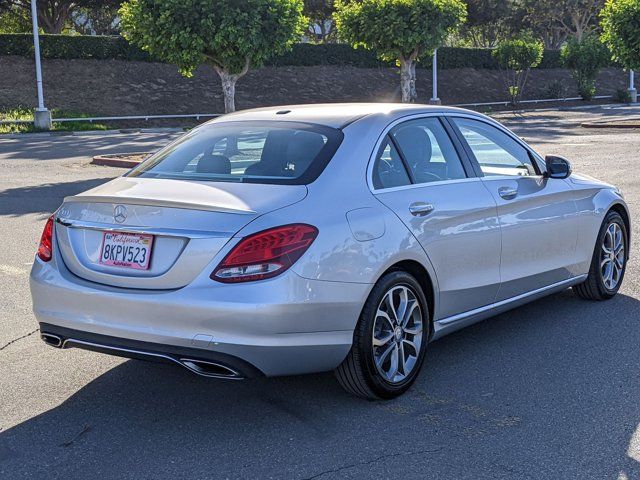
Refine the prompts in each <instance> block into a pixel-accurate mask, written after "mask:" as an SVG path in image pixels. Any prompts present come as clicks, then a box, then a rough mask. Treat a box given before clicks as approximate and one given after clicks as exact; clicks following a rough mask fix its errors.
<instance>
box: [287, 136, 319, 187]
mask: <svg viewBox="0 0 640 480" xmlns="http://www.w3.org/2000/svg"><path fill="white" fill-rule="evenodd" d="M323 147H324V140H323V137H322V135H320V134H318V133H313V132H305V131H303V130H301V131H298V132H296V133H295V134H294V135H293V138H292V139H291V140H290V142H289V143H288V145H287V155H286V158H287V165H286V171H285V174H286V175H288V176H291V177H299V176H300V175H302V174H303V173H304V172H306V171H307V169H308V168H309V165H311V163H312V162H313V160H314V159H315V158H316V157H317V156H318V153H320V150H322V148H323Z"/></svg>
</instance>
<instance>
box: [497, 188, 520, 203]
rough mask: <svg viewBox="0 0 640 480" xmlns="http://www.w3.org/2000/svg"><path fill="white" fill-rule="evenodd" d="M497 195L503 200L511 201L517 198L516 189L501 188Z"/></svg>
mask: <svg viewBox="0 0 640 480" xmlns="http://www.w3.org/2000/svg"><path fill="white" fill-rule="evenodd" d="M498 195H500V196H501V197H502V198H504V199H505V200H511V199H513V198H516V197H517V196H518V189H517V188H512V187H502V188H499V189H498Z"/></svg>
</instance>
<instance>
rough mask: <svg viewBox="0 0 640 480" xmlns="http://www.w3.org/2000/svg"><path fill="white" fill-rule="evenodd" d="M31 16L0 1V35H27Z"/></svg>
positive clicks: (29, 29)
mask: <svg viewBox="0 0 640 480" xmlns="http://www.w3.org/2000/svg"><path fill="white" fill-rule="evenodd" d="M30 31H31V15H28V14H27V12H26V11H25V10H23V9H21V8H17V7H16V6H15V5H13V4H11V3H9V2H6V1H5V2H3V0H0V33H28V32H30Z"/></svg>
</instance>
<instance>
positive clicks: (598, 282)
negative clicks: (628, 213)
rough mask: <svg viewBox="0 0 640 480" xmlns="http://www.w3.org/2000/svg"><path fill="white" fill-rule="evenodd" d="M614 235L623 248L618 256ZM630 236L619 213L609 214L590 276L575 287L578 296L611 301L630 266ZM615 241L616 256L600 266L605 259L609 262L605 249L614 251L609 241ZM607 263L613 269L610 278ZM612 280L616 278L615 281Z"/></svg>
mask: <svg viewBox="0 0 640 480" xmlns="http://www.w3.org/2000/svg"><path fill="white" fill-rule="evenodd" d="M612 231H613V232H615V234H613V233H610V232H612ZM618 232H619V235H618ZM614 236H615V237H619V241H620V242H621V246H622V251H620V252H619V253H618V255H615V251H617V249H616V245H617V241H618V240H616V239H615V238H613V237H614ZM628 239H629V236H628V235H627V226H626V224H625V223H624V220H623V219H622V217H621V216H620V214H619V213H617V212H614V211H610V212H609V213H607V215H606V217H605V218H604V221H603V222H602V226H601V227H600V231H599V232H598V239H597V241H596V246H595V250H594V252H593V257H592V258H591V266H590V268H589V274H588V276H587V279H586V280H585V281H584V282H582V283H580V284H579V285H575V286H574V287H573V291H574V292H575V293H576V295H577V296H578V297H580V298H583V299H585V300H595V301H602V300H609V299H611V298H613V297H614V296H615V295H616V294H617V293H618V290H620V286H621V285H622V281H623V280H624V273H625V270H626V269H627V259H628V256H629V255H628V252H629V245H628ZM612 241H613V250H614V254H613V257H611V256H609V259H608V263H606V264H604V266H602V267H601V265H602V264H603V262H607V260H606V258H605V257H607V253H606V251H605V249H608V250H611V248H610V244H611V242H612ZM620 262H622V267H620ZM608 265H611V269H612V270H611V272H612V273H611V275H612V276H611V277H610V278H609V276H608V275H607V274H608V273H609V267H608ZM611 280H616V281H615V283H613V282H612V281H611Z"/></svg>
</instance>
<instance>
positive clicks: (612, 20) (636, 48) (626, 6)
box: [600, 0, 640, 70]
mask: <svg viewBox="0 0 640 480" xmlns="http://www.w3.org/2000/svg"><path fill="white" fill-rule="evenodd" d="M600 16H601V19H602V22H601V26H602V37H601V38H602V41H603V42H604V43H605V44H606V45H607V46H608V47H609V50H611V52H612V54H613V58H614V59H615V60H616V61H618V62H619V63H621V64H622V65H623V66H624V67H625V68H628V69H631V70H640V27H639V26H640V0H607V3H606V5H605V7H604V9H603V10H602V12H601V14H600Z"/></svg>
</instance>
